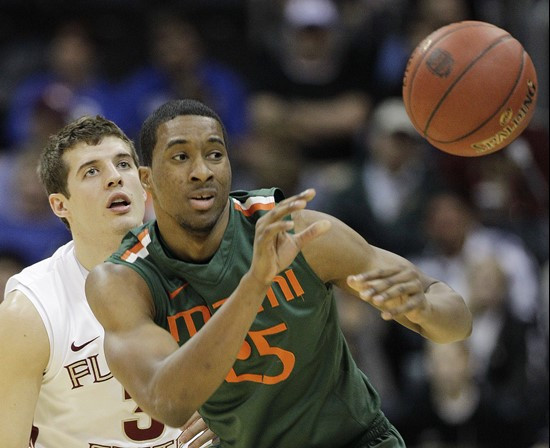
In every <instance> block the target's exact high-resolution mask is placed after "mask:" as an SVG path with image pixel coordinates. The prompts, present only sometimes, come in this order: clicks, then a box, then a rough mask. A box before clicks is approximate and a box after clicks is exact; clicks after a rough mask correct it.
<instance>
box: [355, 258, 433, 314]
mask: <svg viewBox="0 0 550 448" xmlns="http://www.w3.org/2000/svg"><path fill="white" fill-rule="evenodd" d="M347 282H348V285H349V286H350V287H352V288H353V289H355V290H356V291H357V292H358V293H359V296H360V297H361V299H362V300H364V301H365V302H367V303H370V304H372V305H373V306H375V307H376V308H378V309H379V310H380V311H381V312H382V313H381V317H382V319H384V320H391V319H394V318H396V317H400V316H405V317H406V318H407V319H409V320H410V321H411V322H414V323H419V322H420V321H421V320H422V318H423V316H424V315H425V314H426V312H427V309H428V300H427V299H426V296H425V294H424V289H423V287H422V282H421V281H420V277H419V274H418V272H417V271H416V270H414V269H413V268H412V267H410V266H405V265H403V266H396V267H391V268H382V269H374V270H372V271H368V272H364V273H362V274H358V275H350V276H349V277H348V279H347Z"/></svg>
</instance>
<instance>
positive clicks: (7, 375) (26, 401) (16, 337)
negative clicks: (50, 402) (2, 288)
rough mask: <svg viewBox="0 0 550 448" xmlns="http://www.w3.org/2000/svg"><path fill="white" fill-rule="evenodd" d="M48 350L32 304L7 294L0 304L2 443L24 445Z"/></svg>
mask: <svg viewBox="0 0 550 448" xmlns="http://www.w3.org/2000/svg"><path fill="white" fill-rule="evenodd" d="M49 351H50V347H49V340H48V335H47V333H46V329H45V327H44V324H43V322H42V319H41V318H40V315H39V314H38V311H37V310H36V308H35V307H34V306H33V305H32V303H31V302H30V301H29V300H28V299H27V297H25V295H24V294H22V293H21V292H19V291H13V292H11V293H10V294H8V295H7V296H6V299H5V301H4V302H3V303H2V304H1V305H0V360H1V362H0V397H2V400H1V401H0V440H2V443H3V444H5V446H9V447H14V448H15V447H17V448H19V447H21V448H24V447H27V446H28V443H29V437H30V433H31V427H32V421H33V417H34V410H35V407H36V402H37V401H38V395H39V393H40V386H41V384H42V376H43V373H44V370H45V368H46V365H47V363H48V359H49ZM2 446H4V445H2Z"/></svg>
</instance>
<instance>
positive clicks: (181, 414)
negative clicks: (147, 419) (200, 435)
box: [150, 390, 199, 428]
mask: <svg viewBox="0 0 550 448" xmlns="http://www.w3.org/2000/svg"><path fill="white" fill-rule="evenodd" d="M150 402H151V404H152V408H153V410H152V416H153V418H155V419H156V420H158V421H160V422H162V423H164V424H165V425H168V426H171V427H173V428H179V427H181V426H183V425H184V424H185V423H186V422H187V420H189V419H190V418H191V416H192V415H193V413H194V412H195V411H196V410H197V409H198V407H199V405H198V404H197V405H195V404H194V401H193V400H192V399H191V398H189V397H186V396H185V394H181V393H175V392H170V391H165V390H162V391H159V390H156V391H153V392H152V393H151V399H150Z"/></svg>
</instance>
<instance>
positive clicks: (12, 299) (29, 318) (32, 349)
mask: <svg viewBox="0 0 550 448" xmlns="http://www.w3.org/2000/svg"><path fill="white" fill-rule="evenodd" d="M0 353H1V354H2V356H0V358H2V360H3V361H2V362H3V363H4V362H9V361H8V360H10V359H11V360H12V361H17V360H22V359H24V360H25V368H26V369H32V367H33V366H36V367H37V369H38V370H39V371H40V372H43V371H44V370H45V368H46V365H47V363H48V359H49V355H50V343H49V338H48V334H47V331H46V327H45V324H44V322H43V320H42V317H41V316H40V313H39V312H38V310H37V309H36V307H35V306H34V305H33V303H32V302H31V301H30V300H29V299H28V297H27V296H26V295H25V294H24V293H23V292H21V291H18V290H15V291H12V292H10V293H9V294H7V295H6V298H5V300H4V302H2V304H1V305H0ZM19 362H21V361H19Z"/></svg>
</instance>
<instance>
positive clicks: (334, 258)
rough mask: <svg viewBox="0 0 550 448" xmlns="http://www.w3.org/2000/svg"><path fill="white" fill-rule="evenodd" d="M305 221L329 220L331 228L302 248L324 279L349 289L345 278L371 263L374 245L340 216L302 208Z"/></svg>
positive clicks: (361, 270) (310, 263) (362, 270)
mask: <svg viewBox="0 0 550 448" xmlns="http://www.w3.org/2000/svg"><path fill="white" fill-rule="evenodd" d="M303 216H304V218H305V222H304V223H303V224H301V225H308V224H309V223H311V222H312V220H320V219H328V220H329V221H330V222H331V227H330V229H329V231H328V232H326V233H325V234H324V235H322V236H320V237H319V238H317V239H316V240H314V241H312V243H311V244H309V245H308V246H306V247H305V248H304V249H303V251H302V252H303V254H304V257H305V258H306V260H307V262H308V264H309V265H310V266H311V267H312V268H313V270H314V271H315V273H316V274H317V275H318V276H319V278H321V280H323V281H324V282H331V283H334V284H335V285H337V286H339V287H342V288H344V289H348V287H347V284H346V278H347V277H348V275H351V274H359V273H360V272H364V271H366V270H368V269H370V268H371V267H372V266H373V258H374V248H373V247H372V246H371V245H370V244H369V243H368V242H367V241H365V239H364V238H363V237H362V236H361V235H359V234H358V233H357V232H355V231H354V230H353V229H351V228H350V227H349V226H348V225H346V224H345V223H343V222H342V221H340V220H339V219H337V218H335V217H333V216H330V215H327V214H324V213H320V212H314V211H311V210H304V213H303Z"/></svg>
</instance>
